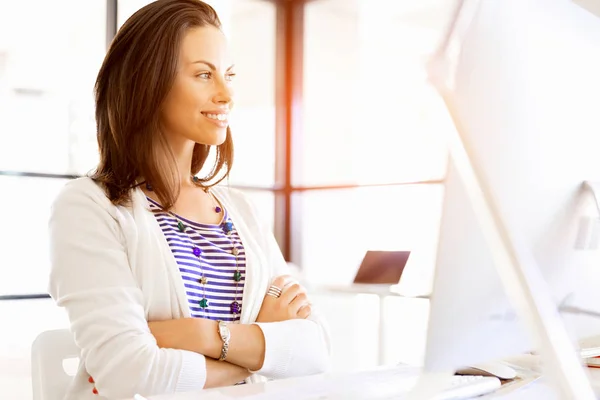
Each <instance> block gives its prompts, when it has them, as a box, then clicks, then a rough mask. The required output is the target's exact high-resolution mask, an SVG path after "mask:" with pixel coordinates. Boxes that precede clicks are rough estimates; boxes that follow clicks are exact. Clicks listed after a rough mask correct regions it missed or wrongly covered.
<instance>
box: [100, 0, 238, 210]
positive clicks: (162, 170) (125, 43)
mask: <svg viewBox="0 0 600 400" xmlns="http://www.w3.org/2000/svg"><path fill="white" fill-rule="evenodd" d="M203 26H214V27H216V28H219V29H220V28H221V22H220V20H219V17H218V16H217V13H216V12H215V10H214V9H213V8H212V7H211V6H209V5H208V4H206V3H204V2H202V1H199V0H158V1H155V2H153V3H150V4H148V5H147V6H145V7H143V8H141V9H140V10H138V11H137V12H136V13H135V14H133V15H132V16H131V17H130V18H129V19H128V20H127V21H126V22H125V23H124V24H123V26H122V27H121V29H120V30H119V32H118V33H117V35H116V36H115V38H114V39H113V41H112V43H111V45H110V48H109V50H108V52H107V54H106V57H105V58H104V62H103V63H102V67H101V68H100V71H99V73H98V77H97V79H96V85H95V95H96V125H97V130H98V132H97V135H98V146H99V149H100V163H99V165H98V167H97V169H96V171H95V172H94V174H93V175H92V179H94V180H95V181H96V182H98V183H100V184H101V185H103V186H104V188H105V190H106V193H107V196H108V198H109V199H110V200H111V201H112V202H113V203H114V204H126V203H128V202H129V201H130V199H131V189H132V188H134V187H135V186H136V185H137V184H139V183H140V182H137V179H139V178H140V177H143V178H144V179H145V180H146V182H151V183H152V188H153V190H154V192H155V193H156V195H157V197H158V199H159V201H160V202H161V204H162V206H163V207H164V208H166V209H170V208H171V207H172V206H173V204H174V203H175V201H176V200H177V197H178V196H179V188H180V178H179V174H178V173H177V164H176V160H175V156H174V154H173V152H172V150H171V148H170V147H169V145H168V143H167V141H166V138H165V136H164V135H163V133H162V132H161V128H160V121H159V116H160V112H159V111H160V107H161V106H162V104H163V101H164V99H165V98H166V96H167V94H168V93H169V91H170V90H171V87H172V85H173V82H174V80H175V76H176V74H177V67H178V57H179V48H180V44H181V41H182V39H183V37H184V35H185V33H186V32H187V31H188V30H189V29H190V28H196V27H203ZM216 147H217V154H216V162H215V165H214V166H213V168H212V170H211V171H210V173H209V174H208V176H206V177H204V178H202V179H200V182H202V183H207V182H210V181H212V180H213V179H215V178H216V177H217V176H218V175H219V173H222V176H221V177H220V179H218V180H217V181H216V182H214V183H213V184H212V185H215V184H217V183H219V182H220V181H222V180H223V179H225V178H226V177H227V176H228V175H229V171H230V169H231V165H232V163H233V142H232V139H231V131H230V130H229V128H227V136H226V139H225V142H224V143H223V144H221V145H219V146H216ZM209 153H210V146H208V145H204V144H196V145H195V147H194V154H193V157H192V167H191V171H190V173H191V174H192V175H196V174H197V173H198V172H200V170H201V169H202V167H203V166H204V163H205V161H206V160H207V158H208V155H209ZM223 169H224V172H223V171H222V170H223ZM212 185H211V186H212Z"/></svg>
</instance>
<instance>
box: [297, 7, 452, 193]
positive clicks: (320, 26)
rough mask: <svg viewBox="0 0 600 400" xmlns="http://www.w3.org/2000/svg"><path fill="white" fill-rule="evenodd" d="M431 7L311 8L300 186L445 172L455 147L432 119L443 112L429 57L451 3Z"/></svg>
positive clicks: (422, 177) (382, 180)
mask: <svg viewBox="0 0 600 400" xmlns="http://www.w3.org/2000/svg"><path fill="white" fill-rule="evenodd" d="M356 3H358V7H357V6H353V4H356ZM414 3H417V2H414ZM419 3H420V2H419ZM426 3H428V4H429V7H425V6H419V5H415V4H413V2H382V1H375V2H372V1H364V0H363V1H359V2H346V1H341V0H322V1H315V2H310V3H308V4H307V6H306V10H305V13H306V14H305V33H304V41H305V43H304V46H305V54H304V68H305V70H304V78H305V79H304V120H303V125H304V126H303V128H304V129H303V132H302V137H301V138H300V139H298V140H299V141H300V142H301V149H302V151H299V152H298V153H297V154H295V160H297V163H296V165H295V170H294V177H293V180H294V185H300V186H317V185H337V184H374V183H390V182H407V181H423V180H430V179H440V178H441V177H442V176H443V175H444V171H445V166H446V157H445V156H446V150H445V148H444V146H443V145H442V143H441V142H440V141H439V140H437V138H436V132H435V129H433V125H432V123H431V121H432V120H435V118H436V115H435V113H436V110H432V109H431V99H432V97H435V96H437V95H436V94H435V93H434V92H433V89H432V88H431V87H430V86H429V85H428V84H427V82H426V76H425V71H424V68H423V63H424V60H425V57H426V55H427V54H428V53H429V52H431V51H432V50H434V49H435V46H436V45H437V40H438V39H439V37H440V30H441V29H440V27H442V28H443V26H444V19H443V18H441V17H444V18H446V17H447V15H448V14H447V13H445V12H444V10H445V8H444V7H441V4H442V3H444V2H442V1H436V2H431V1H430V2H426ZM432 3H435V4H432ZM445 3H448V2H445ZM439 5H440V7H439V9H438V8H437V7H434V6H439ZM436 17H438V18H436Z"/></svg>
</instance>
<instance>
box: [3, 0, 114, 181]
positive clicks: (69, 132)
mask: <svg viewBox="0 0 600 400" xmlns="http://www.w3.org/2000/svg"><path fill="white" fill-rule="evenodd" d="M31 9H35V10H36V12H30V10H31ZM7 11H8V12H7ZM105 21H106V1H103V0H90V1H86V2H85V4H84V2H81V1H75V0H65V1H44V0H34V1H29V2H19V1H8V0H1V1H0V170H17V171H31V172H43V173H55V174H74V173H85V172H87V171H88V170H89V169H91V168H93V167H94V165H95V164H96V160H97V153H96V136H95V122H94V118H93V116H94V104H93V86H94V80H95V78H96V73H97V70H98V68H99V66H100V63H101V62H102V58H103V56H104V49H105V40H106V34H105V32H106V30H105V29H106V28H105Z"/></svg>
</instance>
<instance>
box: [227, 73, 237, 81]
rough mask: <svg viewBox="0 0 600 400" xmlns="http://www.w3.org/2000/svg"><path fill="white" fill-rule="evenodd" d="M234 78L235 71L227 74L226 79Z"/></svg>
mask: <svg viewBox="0 0 600 400" xmlns="http://www.w3.org/2000/svg"><path fill="white" fill-rule="evenodd" d="M233 78H235V74H234V73H233V72H231V73H229V74H227V75H225V79H226V80H228V81H232V80H233Z"/></svg>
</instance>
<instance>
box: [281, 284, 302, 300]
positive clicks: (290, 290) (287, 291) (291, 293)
mask: <svg viewBox="0 0 600 400" xmlns="http://www.w3.org/2000/svg"><path fill="white" fill-rule="evenodd" d="M304 291H305V290H304V288H303V287H302V286H300V285H299V284H297V283H294V284H292V285H289V286H288V287H286V288H284V289H283V293H282V294H281V297H280V300H281V302H282V303H283V304H286V305H287V304H290V303H291V302H292V301H293V300H294V299H295V298H296V296H298V295H299V294H301V293H304Z"/></svg>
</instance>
